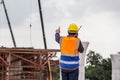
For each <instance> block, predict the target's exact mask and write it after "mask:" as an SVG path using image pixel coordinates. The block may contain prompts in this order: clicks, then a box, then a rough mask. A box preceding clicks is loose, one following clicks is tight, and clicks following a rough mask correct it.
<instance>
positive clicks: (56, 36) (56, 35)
mask: <svg viewBox="0 0 120 80" xmlns="http://www.w3.org/2000/svg"><path fill="white" fill-rule="evenodd" d="M60 38H61V37H60V34H59V33H56V34H55V40H56V42H58V43H60ZM78 51H79V52H80V53H83V51H84V47H83V45H82V43H81V40H80V45H79V48H78Z"/></svg>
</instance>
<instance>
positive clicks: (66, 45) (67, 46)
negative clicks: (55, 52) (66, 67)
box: [60, 36, 80, 56]
mask: <svg viewBox="0 0 120 80" xmlns="http://www.w3.org/2000/svg"><path fill="white" fill-rule="evenodd" d="M79 44H80V40H79V39H78V38H75V37H67V36H65V37H62V38H61V39H60V48H61V54H62V55H68V56H75V55H78V53H79V51H78V48H79Z"/></svg>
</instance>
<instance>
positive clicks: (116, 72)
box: [111, 54, 120, 80]
mask: <svg viewBox="0 0 120 80" xmlns="http://www.w3.org/2000/svg"><path fill="white" fill-rule="evenodd" d="M111 61H112V80H120V54H112V55H111Z"/></svg>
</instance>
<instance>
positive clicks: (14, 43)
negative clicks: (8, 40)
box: [2, 0, 16, 47]
mask: <svg viewBox="0 0 120 80" xmlns="http://www.w3.org/2000/svg"><path fill="white" fill-rule="evenodd" d="M2 4H3V7H4V11H5V15H6V18H7V22H8V26H9V29H10V33H11V37H12V41H13V45H14V47H16V42H15V39H14V35H13V32H12V28H11V24H10V20H9V17H8V14H7V9H6V6H5V2H4V0H2Z"/></svg>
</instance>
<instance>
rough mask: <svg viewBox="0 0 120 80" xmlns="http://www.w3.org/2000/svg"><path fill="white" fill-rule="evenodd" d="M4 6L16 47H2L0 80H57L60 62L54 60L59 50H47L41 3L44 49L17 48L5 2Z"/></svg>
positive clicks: (0, 50) (0, 48)
mask: <svg viewBox="0 0 120 80" xmlns="http://www.w3.org/2000/svg"><path fill="white" fill-rule="evenodd" d="M1 4H2V5H3V8H4V11H5V15H6V19H7V22H8V26H9V30H10V34H11V38H12V41H13V45H14V47H12V48H9V47H3V46H1V47H0V80H56V79H55V78H53V76H56V75H55V74H54V73H55V72H56V70H58V69H59V61H58V60H53V59H54V57H56V54H57V52H59V51H60V50H59V49H47V45H46V39H45V33H44V24H43V17H42V11H41V3H40V0H38V5H39V12H40V20H41V25H42V33H43V40H44V49H34V48H33V47H17V45H16V41H15V37H14V34H13V31H12V27H11V23H10V19H9V16H8V13H7V9H6V5H5V2H4V0H2V1H1Z"/></svg>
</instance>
